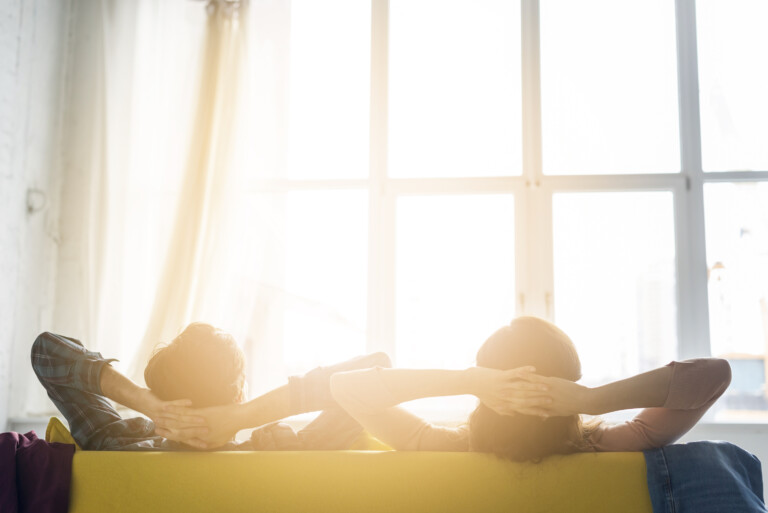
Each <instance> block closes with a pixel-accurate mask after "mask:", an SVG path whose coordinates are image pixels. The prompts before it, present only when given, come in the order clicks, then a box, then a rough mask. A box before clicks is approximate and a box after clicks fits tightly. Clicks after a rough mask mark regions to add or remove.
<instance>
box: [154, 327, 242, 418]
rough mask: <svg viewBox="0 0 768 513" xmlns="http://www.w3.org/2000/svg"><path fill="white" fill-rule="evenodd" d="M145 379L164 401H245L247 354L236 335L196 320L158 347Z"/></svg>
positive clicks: (216, 403)
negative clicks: (239, 344) (242, 349)
mask: <svg viewBox="0 0 768 513" xmlns="http://www.w3.org/2000/svg"><path fill="white" fill-rule="evenodd" d="M144 380H145V381H146V383H147V387H149V389H150V390H152V392H153V393H154V394H155V395H156V396H157V397H159V398H160V399H162V400H164V401H172V400H174V399H191V400H192V406H194V407H196V408H202V407H206V406H221V405H225V404H232V403H236V402H242V401H244V400H245V357H244V355H243V352H242V351H241V350H240V348H239V347H238V346H237V344H236V343H235V339H234V338H233V337H232V335H230V334H228V333H226V332H223V331H221V330H218V329H216V328H214V327H213V326H211V325H210V324H205V323H202V322H194V323H192V324H190V325H189V326H187V327H186V328H185V329H184V331H182V332H181V333H180V334H179V335H178V336H177V337H176V338H174V339H173V341H171V343H170V344H168V345H164V346H160V347H159V348H157V349H155V351H154V353H153V354H152V356H151V357H150V359H149V362H148V363H147V367H146V368H145V369H144Z"/></svg>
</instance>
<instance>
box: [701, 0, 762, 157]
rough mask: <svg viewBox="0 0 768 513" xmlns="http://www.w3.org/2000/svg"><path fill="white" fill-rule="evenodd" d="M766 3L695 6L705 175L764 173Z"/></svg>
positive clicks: (737, 0)
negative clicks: (710, 172) (718, 172)
mask: <svg viewBox="0 0 768 513" xmlns="http://www.w3.org/2000/svg"><path fill="white" fill-rule="evenodd" d="M766 20H768V2H765V1H764V0H729V1H723V0H721V1H715V0H707V1H704V2H696V23H697V36H698V43H699V44H698V53H699V103H700V105H701V154H702V161H703V162H702V164H703V167H704V170H705V171H753V170H762V171H765V170H768V144H767V143H766V141H768V124H767V123H766V122H765V120H766V118H768V94H767V93H766V84H768V66H766V65H765V62H766V55H768V32H767V31H766V30H765V23H766Z"/></svg>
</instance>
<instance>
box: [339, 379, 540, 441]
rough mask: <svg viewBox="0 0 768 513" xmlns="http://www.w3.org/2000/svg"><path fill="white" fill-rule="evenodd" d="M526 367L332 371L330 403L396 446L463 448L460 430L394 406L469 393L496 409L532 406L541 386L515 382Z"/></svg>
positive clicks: (535, 403)
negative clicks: (337, 372) (429, 420)
mask: <svg viewBox="0 0 768 513" xmlns="http://www.w3.org/2000/svg"><path fill="white" fill-rule="evenodd" d="M530 370H531V369H530V368H522V369H512V370H509V371H499V370H495V369H484V368H480V367H472V368H469V369H466V370H460V371H459V370H421V369H368V370H364V371H356V372H345V373H339V374H334V375H333V377H332V378H331V392H332V394H333V397H334V398H335V399H336V401H337V402H338V403H339V404H340V405H341V406H342V407H343V408H344V409H345V410H346V411H347V412H348V413H349V414H350V415H351V416H352V417H354V418H355V419H356V420H357V421H358V422H360V423H361V424H362V425H363V427H365V428H366V430H368V431H369V432H370V433H371V434H373V435H374V436H375V437H377V438H379V439H380V440H381V441H383V442H384V443H386V444H388V445H390V446H391V447H393V448H395V449H399V450H441V451H466V450H468V439H467V436H466V429H465V428H449V427H444V426H437V425H434V424H431V423H429V422H427V421H426V420H424V419H422V418H420V417H417V416H416V415H413V414H412V413H410V412H408V411H406V410H404V409H402V408H399V407H397V405H398V404H400V403H402V402H406V401H411V400H414V399H420V398H424V397H435V396H449V395H461V394H472V395H476V396H477V397H479V398H480V400H481V401H483V402H484V403H485V404H487V405H488V406H489V407H491V408H493V409H495V410H496V411H499V412H500V413H512V412H513V411H521V410H525V409H527V408H530V407H531V406H532V405H538V404H539V403H540V402H541V401H542V400H546V399H542V398H541V397H540V396H541V393H542V392H541V391H542V388H543V387H542V386H541V385H533V384H530V383H527V382H524V381H521V380H520V378H521V376H523V375H525V374H527V373H529V372H530Z"/></svg>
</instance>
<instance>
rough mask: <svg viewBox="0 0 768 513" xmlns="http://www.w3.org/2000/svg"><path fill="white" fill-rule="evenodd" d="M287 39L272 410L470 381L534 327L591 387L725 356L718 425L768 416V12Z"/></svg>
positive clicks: (487, 24) (412, 8) (556, 11)
mask: <svg viewBox="0 0 768 513" xmlns="http://www.w3.org/2000/svg"><path fill="white" fill-rule="evenodd" d="M288 16H289V17H290V27H291V28H290V37H289V38H288V39H289V40H287V41H283V43H282V44H285V45H286V51H285V52H284V53H283V56H284V58H285V59H287V61H288V62H289V63H290V64H289V65H288V66H287V68H286V69H287V71H286V74H285V77H284V78H285V81H286V83H287V84H288V87H287V91H288V94H287V95H286V96H285V97H284V98H283V101H284V103H283V104H281V105H277V106H276V107H275V109H277V114H276V116H277V118H280V119H284V120H285V122H284V124H283V125H281V126H283V128H284V130H285V131H286V134H287V136H286V140H287V141H288V144H287V145H286V147H281V148H277V149H275V150H274V151H275V155H278V157H276V158H278V160H279V159H280V158H283V160H284V165H283V166H282V167H281V168H280V166H278V168H280V169H282V171H281V172H279V173H277V174H276V176H267V177H258V178H257V179H254V180H253V181H252V191H251V192H252V194H254V195H257V196H258V197H259V198H260V199H259V200H258V201H254V205H258V204H265V203H266V204H270V205H272V206H273V207H274V208H273V209H272V212H273V215H275V214H274V213H275V212H276V213H277V215H275V218H274V220H273V222H274V223H277V224H279V225H280V230H281V233H283V232H284V236H280V237H279V240H273V241H272V242H273V243H274V247H277V248H279V251H280V254H279V255H278V257H276V260H275V261H276V262H279V264H276V265H278V266H279V267H280V269H279V273H277V274H278V275H279V276H281V280H282V281H281V282H280V283H279V284H278V286H277V288H278V289H279V290H280V291H281V293H280V295H279V297H278V300H275V301H274V302H272V303H270V306H269V307H268V308H266V310H268V312H267V313H265V314H264V315H266V316H268V317H270V318H275V319H279V322H276V323H274V322H273V323H272V324H273V326H276V327H273V328H272V329H271V331H270V332H269V333H268V338H269V349H268V350H266V349H265V348H264V342H263V341H262V340H263V338H264V334H263V333H261V334H256V333H254V337H253V340H252V341H251V344H252V345H253V347H252V349H253V351H254V354H262V355H263V354H269V355H270V358H271V359H270V358H265V359H263V361H264V362H274V361H275V359H277V360H278V361H281V362H282V363H283V365H282V366H279V367H275V366H271V367H270V366H268V364H267V363H259V362H257V363H256V364H255V367H254V368H253V369H252V371H254V375H256V376H259V379H260V380H261V381H259V382H257V383H256V385H257V388H260V387H261V386H266V385H267V384H273V382H274V381H277V380H278V378H279V379H282V376H283V374H284V373H291V372H300V371H301V370H303V369H306V368H307V367H308V366H311V365H315V364H318V363H328V362H330V361H332V360H333V359H335V358H343V357H346V356H352V355H353V354H354V353H356V352H359V351H363V350H368V351H373V350H384V351H387V352H388V353H390V354H391V355H392V356H393V357H394V360H395V362H396V364H397V365H401V366H447V367H462V366H468V365H471V364H472V363H473V356H474V352H475V351H476V349H477V348H478V347H479V346H480V344H481V343H482V342H483V341H484V339H485V338H486V337H487V336H488V335H490V333H492V332H493V331H494V330H495V329H496V328H498V327H499V326H501V325H503V324H505V323H507V322H509V320H511V319H512V318H513V317H515V316H517V315H526V314H527V315H537V316H540V317H544V318H547V319H549V320H552V321H554V322H556V323H557V324H558V325H560V326H561V327H562V328H563V329H564V330H565V331H566V332H568V333H569V334H570V335H571V336H572V338H573V339H574V342H575V343H576V345H577V348H578V350H579V352H580V355H581V358H582V360H583V367H584V374H585V377H586V380H587V382H589V383H591V384H597V383H601V382H605V381H607V380H611V379H616V378H619V377H621V376H625V375H627V374H629V373H634V372H638V371H642V370H645V369H648V368H650V367H652V366H658V365H663V364H664V363H666V362H668V361H669V360H671V359H674V358H688V357H694V356H702V355H708V354H713V355H717V356H723V357H726V358H728V359H729V360H730V361H731V362H732V364H733V369H734V386H733V387H732V389H731V390H732V391H731V392H730V393H729V395H728V396H727V397H726V399H725V400H724V401H721V403H720V404H719V407H718V409H717V411H715V412H713V414H712V415H713V416H714V417H717V418H721V419H744V418H755V417H759V416H760V415H762V414H761V413H760V412H762V411H765V410H768V399H767V398H768V392H767V391H766V385H765V382H766V375H767V374H768V371H767V370H766V369H768V362H767V361H766V346H768V306H766V305H768V285H766V284H768V275H766V269H768V217H766V216H767V215H768V214H766V212H768V193H767V192H766V190H767V189H766V187H768V153H766V151H768V150H766V148H768V145H766V144H765V141H766V140H768V132H766V126H768V125H766V124H765V123H764V120H765V119H768V94H767V93H766V92H765V88H764V84H765V83H766V80H767V79H768V76H766V73H767V72H766V67H765V66H764V65H762V64H761V63H762V62H764V61H765V60H766V58H768V36H766V35H765V31H764V30H761V23H762V21H761V20H765V18H766V16H768V11H766V6H765V2H762V1H759V0H750V1H748V0H740V1H738V2H733V1H725V0H719V1H718V0H708V1H706V2H695V1H694V0H677V1H676V2H669V1H666V0H654V1H647V2H629V1H611V0H583V1H580V2H572V1H568V0H519V1H510V0H474V1H471V2H470V1H468V0H448V1H446V0H441V1H437V0H372V2H371V3H367V2H360V1H359V0H333V1H329V2H322V6H320V4H318V3H317V2H313V1H309V0H307V1H304V0H302V1H299V0H293V1H292V2H291V3H290V12H289V14H288ZM749 24H753V25H754V27H753V28H751V29H750V26H751V25H749ZM278 43H279V42H278ZM278 43H276V44H278ZM281 109H282V111H281ZM280 152H282V153H280ZM280 155H282V157H280ZM254 197H255V196H254ZM253 208H257V207H253ZM259 233H261V235H260V236H263V235H264V233H262V232H259ZM267 236H268V234H267ZM263 240H267V239H263ZM275 348H278V349H275ZM257 349H258V350H257ZM265 351H267V352H266V353H265ZM270 351H271V352H270ZM256 360H258V358H256ZM265 376H266V377H265ZM269 376H272V377H271V378H270V377H269Z"/></svg>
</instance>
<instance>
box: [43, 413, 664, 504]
mask: <svg viewBox="0 0 768 513" xmlns="http://www.w3.org/2000/svg"><path fill="white" fill-rule="evenodd" d="M54 420H55V419H53V420H52V422H51V424H52V425H49V429H48V432H47V433H46V439H48V440H49V441H68V440H67V437H68V435H69V433H68V432H67V431H66V428H64V427H63V426H62V425H61V424H60V423H58V421H55V422H54ZM56 423H58V426H56V425H55V424H56ZM69 441H71V437H69ZM101 511H105V512H109V513H119V512H123V511H125V512H129V511H130V512H136V511H141V512H152V511H184V512H208V511H222V512H230V511H232V512H239V511H243V512H245V511H249V512H250V511H259V512H313V513H322V512H328V513H344V512H355V513H358V512H401V511H402V512H410V511H430V512H433V511H434V512H441V513H443V512H446V513H447V512H461V513H466V512H472V511H478V512H496V511H498V512H505V513H509V512H569V513H579V512H590V513H593V512H601V511H605V512H616V511H621V512H623V513H652V508H651V502H650V498H649V495H648V487H647V484H646V476H645V460H644V458H643V455H642V453H639V452H637V453H601V454H576V455H570V456H553V457H550V458H547V459H546V460H544V461H543V462H541V463H538V464H536V463H511V462H508V461H504V460H501V459H499V458H496V457H494V456H492V455H487V454H477V453H443V452H394V451H303V452H288V451H284V452H208V453H199V452H189V453H171V452H148V453H145V452H141V453H139V452H100V451H80V450H78V451H76V452H75V456H74V460H73V462H72V489H71V497H70V512H71V513H84V512H88V513H90V512H101Z"/></svg>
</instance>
